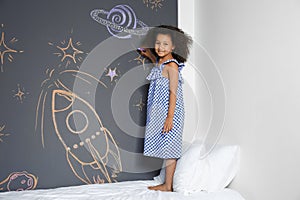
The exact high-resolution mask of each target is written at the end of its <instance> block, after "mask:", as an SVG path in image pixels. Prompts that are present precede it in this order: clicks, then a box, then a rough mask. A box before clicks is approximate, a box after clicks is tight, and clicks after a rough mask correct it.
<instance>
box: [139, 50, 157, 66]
mask: <svg viewBox="0 0 300 200" xmlns="http://www.w3.org/2000/svg"><path fill="white" fill-rule="evenodd" d="M137 51H138V52H139V54H140V55H142V56H144V57H147V58H149V59H150V60H151V61H152V63H155V62H156V59H155V56H154V55H153V53H152V52H151V51H150V49H149V48H143V47H140V48H138V49H137Z"/></svg>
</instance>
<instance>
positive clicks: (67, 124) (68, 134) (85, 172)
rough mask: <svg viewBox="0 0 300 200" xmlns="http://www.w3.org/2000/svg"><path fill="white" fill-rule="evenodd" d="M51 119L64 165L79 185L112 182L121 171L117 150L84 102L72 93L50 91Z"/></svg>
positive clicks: (107, 132)
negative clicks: (61, 149) (82, 183)
mask: <svg viewBox="0 0 300 200" xmlns="http://www.w3.org/2000/svg"><path fill="white" fill-rule="evenodd" d="M52 118H53V123H54V128H55V132H56V134H57V136H58V138H59V140H60V142H61V143H62V144H63V146H64V148H65V150H66V157H67V161H68V163H69V165H70V167H71V169H72V171H73V173H74V174H75V175H76V176H77V177H78V178H79V179H80V180H81V181H83V182H85V183H87V184H91V183H104V182H113V181H116V180H115V178H116V177H117V174H118V173H119V172H120V171H122V165H121V159H120V153H119V149H118V146H117V144H116V142H115V140H114V138H113V137H112V134H111V133H110V132H109V130H108V129H106V128H105V127H104V126H103V124H102V122H101V120H100V117H99V115H98V114H97V113H96V111H95V109H94V108H93V107H92V106H91V105H90V104H89V103H88V102H87V101H86V100H84V99H82V98H80V97H79V96H77V95H76V94H74V93H72V92H68V91H65V90H53V91H52Z"/></svg>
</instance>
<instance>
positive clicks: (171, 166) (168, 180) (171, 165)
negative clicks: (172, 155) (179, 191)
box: [148, 159, 176, 191]
mask: <svg viewBox="0 0 300 200" xmlns="http://www.w3.org/2000/svg"><path fill="white" fill-rule="evenodd" d="M175 169H176V159H167V160H166V169H165V170H166V177H165V183H163V184H161V185H157V186H151V187H148V188H149V189H150V190H160V191H173V187H172V185H173V177H174V173H175Z"/></svg>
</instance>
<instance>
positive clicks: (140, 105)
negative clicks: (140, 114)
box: [134, 98, 145, 111]
mask: <svg viewBox="0 0 300 200" xmlns="http://www.w3.org/2000/svg"><path fill="white" fill-rule="evenodd" d="M134 106H136V107H138V109H139V110H140V111H142V110H143V107H144V106H145V104H144V103H143V99H142V98H141V99H140V101H139V103H137V104H135V105H134Z"/></svg>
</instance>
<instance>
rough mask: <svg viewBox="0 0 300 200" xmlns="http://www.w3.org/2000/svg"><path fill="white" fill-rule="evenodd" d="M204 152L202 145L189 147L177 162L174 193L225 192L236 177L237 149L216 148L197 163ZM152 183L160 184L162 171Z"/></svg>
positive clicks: (163, 178)
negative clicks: (223, 190)
mask: <svg viewBox="0 0 300 200" xmlns="http://www.w3.org/2000/svg"><path fill="white" fill-rule="evenodd" d="M204 151H205V147H204V145H202V144H201V143H195V144H192V145H191V146H190V147H189V148H188V150H187V151H184V153H183V155H182V157H181V158H180V159H179V160H178V161H177V166H176V170H175V174H174V178H173V189H174V191H176V192H180V193H183V194H190V193H194V192H198V191H201V190H205V191H209V192H210V191H218V190H222V189H224V188H225V187H226V186H228V185H229V183H230V182H231V181H232V180H233V178H234V177H235V175H236V173H237V171H238V165H239V146H236V145H233V146H224V145H217V146H216V147H215V148H214V149H213V151H212V152H210V154H209V155H208V156H207V157H205V158H202V159H200V155H202V154H203V152H204ZM154 180H156V181H158V182H159V183H163V182H164V180H165V169H164V168H163V169H162V170H161V171H160V175H159V176H157V177H154Z"/></svg>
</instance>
